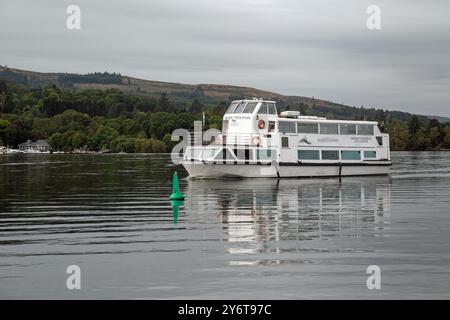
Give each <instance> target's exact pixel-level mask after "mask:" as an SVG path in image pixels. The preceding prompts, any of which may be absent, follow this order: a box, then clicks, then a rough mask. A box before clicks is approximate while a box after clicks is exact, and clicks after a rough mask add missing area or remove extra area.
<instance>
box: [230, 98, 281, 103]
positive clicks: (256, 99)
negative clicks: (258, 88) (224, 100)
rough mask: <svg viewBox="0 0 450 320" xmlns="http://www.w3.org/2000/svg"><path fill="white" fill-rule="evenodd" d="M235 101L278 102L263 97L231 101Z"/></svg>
mask: <svg viewBox="0 0 450 320" xmlns="http://www.w3.org/2000/svg"><path fill="white" fill-rule="evenodd" d="M233 102H272V103H277V102H276V101H272V100H264V99H263V98H253V99H238V100H233V101H231V103H233Z"/></svg>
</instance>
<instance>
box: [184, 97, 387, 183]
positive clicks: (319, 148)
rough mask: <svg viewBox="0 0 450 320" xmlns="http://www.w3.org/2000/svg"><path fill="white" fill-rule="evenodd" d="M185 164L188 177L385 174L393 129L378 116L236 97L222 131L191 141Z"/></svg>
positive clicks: (225, 116) (185, 155) (185, 153)
mask: <svg viewBox="0 0 450 320" xmlns="http://www.w3.org/2000/svg"><path fill="white" fill-rule="evenodd" d="M181 164H182V165H183V166H184V167H185V168H186V170H187V171H188V173H189V175H190V177H204V178H208V177H247V178H258V177H273V178H285V177H333V176H364V175H386V174H388V173H389V167H390V166H391V165H392V162H391V155H390V146H389V135H388V134H385V133H382V132H381V131H380V129H379V128H378V125H377V122H372V121H350V120H349V121H347V120H329V119H326V118H322V117H315V116H302V115H300V113H299V112H297V111H285V112H281V113H280V114H278V113H277V106H276V103H275V101H267V100H262V99H252V100H236V101H233V102H232V103H231V105H230V106H229V108H228V110H227V111H226V113H225V115H224V117H223V125H222V133H221V134H220V135H218V136H216V137H215V139H214V141H213V142H212V143H210V144H209V145H199V146H188V147H187V148H186V151H185V152H184V155H183V159H182V160H181Z"/></svg>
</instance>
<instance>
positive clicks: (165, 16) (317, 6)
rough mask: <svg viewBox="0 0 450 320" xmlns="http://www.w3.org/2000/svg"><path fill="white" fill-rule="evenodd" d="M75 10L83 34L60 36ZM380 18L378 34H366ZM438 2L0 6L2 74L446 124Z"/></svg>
mask: <svg viewBox="0 0 450 320" xmlns="http://www.w3.org/2000/svg"><path fill="white" fill-rule="evenodd" d="M69 4H78V5H79V6H80V7H81V10H82V30H80V31H76V32H73V31H68V30H67V29H66V28H65V19H66V17H67V15H66V14H65V9H66V7H67V6H68V5H69ZM370 4H377V5H379V6H380V7H381V14H382V30H380V31H369V30H367V28H366V27H365V22H366V18H367V14H366V8H367V6H368V5H370ZM449 9H450V3H448V2H446V1H440V0H439V1H433V2H431V1H430V2H425V1H416V0H414V1H406V0H405V1H400V0H395V1H392V0H390V1H388V0H381V1H378V0H377V1H373V2H372V1H366V0H363V1H361V0H353V1H345V2H342V1H331V0H321V1H318V0H307V1H301V2H300V1H294V0H265V1H257V0H247V1H243V0H240V1H238V0H227V1H225V0H190V1H181V0H152V1H144V0H133V1H127V2H124V1H109V2H102V1H98V0H94V1H93V0H90V1H88V0H78V1H57V0H55V1H50V0H39V1H33V2H26V1H23V0H15V1H12V0H2V4H1V6H0V10H1V12H0V43H2V45H1V49H0V63H2V64H7V65H9V66H12V67H18V68H26V69H32V70H37V71H67V72H92V71H103V70H108V71H116V72H121V73H122V74H127V75H131V76H137V77H140V78H146V79H154V80H162V81H172V82H185V83H224V84H235V85H245V86H253V87H257V88H261V89H266V90H271V91H277V92H280V93H284V94H298V95H305V96H315V97H320V98H324V99H329V100H333V101H337V102H341V103H347V104H352V105H358V106H359V105H365V106H374V107H385V108H389V109H396V110H404V111H408V112H415V113H424V114H439V115H446V116H450V105H449V103H450V94H449V90H448V88H449V85H450V59H448V56H449V54H450V41H448V39H449V38H450V37H449V36H450V20H448V19H447V16H446V12H448V10H449Z"/></svg>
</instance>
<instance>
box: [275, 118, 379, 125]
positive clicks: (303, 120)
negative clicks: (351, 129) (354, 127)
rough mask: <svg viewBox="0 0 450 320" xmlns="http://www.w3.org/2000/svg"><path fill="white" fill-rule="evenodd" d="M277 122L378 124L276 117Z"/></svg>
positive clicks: (360, 121)
mask: <svg viewBox="0 0 450 320" xmlns="http://www.w3.org/2000/svg"><path fill="white" fill-rule="evenodd" d="M278 121H290V122H299V121H301V122H311V123H317V122H321V123H322V122H323V123H351V124H378V122H376V121H364V120H333V119H326V118H320V117H317V118H314V117H309V116H307V117H304V118H303V117H302V116H300V117H299V118H285V117H280V116H279V117H278Z"/></svg>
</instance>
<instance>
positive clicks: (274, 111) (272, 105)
mask: <svg viewBox="0 0 450 320" xmlns="http://www.w3.org/2000/svg"><path fill="white" fill-rule="evenodd" d="M267 105H268V107H269V114H277V109H276V108H275V103H268V104H267Z"/></svg>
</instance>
